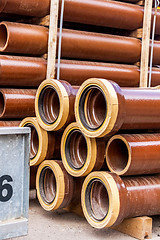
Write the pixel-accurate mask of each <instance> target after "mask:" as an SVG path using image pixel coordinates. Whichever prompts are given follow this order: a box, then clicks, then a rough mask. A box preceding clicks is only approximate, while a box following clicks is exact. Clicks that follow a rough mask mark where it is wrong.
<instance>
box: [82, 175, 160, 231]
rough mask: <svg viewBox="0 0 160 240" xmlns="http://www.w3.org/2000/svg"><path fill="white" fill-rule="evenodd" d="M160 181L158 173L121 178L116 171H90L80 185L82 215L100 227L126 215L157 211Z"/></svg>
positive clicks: (158, 208) (128, 216) (159, 205)
mask: <svg viewBox="0 0 160 240" xmlns="http://www.w3.org/2000/svg"><path fill="white" fill-rule="evenodd" d="M159 184H160V175H159V174H157V175H148V176H137V177H135V176H134V177H126V178H122V179H121V178H120V177H119V176H118V175H116V174H115V173H109V172H102V171H101V172H92V173H90V174H89V175H88V176H87V177H86V179H85V181H84V183H83V186H82V193H81V202H82V209H83V212H84V215H85V217H86V219H87V221H88V222H89V224H90V225H91V226H92V227H95V228H99V229H101V228H106V227H107V228H108V227H111V226H116V225H119V224H120V223H121V222H122V221H123V220H124V219H126V218H132V217H138V216H145V215H147V216H152V215H157V214H160V204H159V194H160V185H159ZM153 196H154V197H153Z"/></svg>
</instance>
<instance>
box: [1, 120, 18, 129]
mask: <svg viewBox="0 0 160 240" xmlns="http://www.w3.org/2000/svg"><path fill="white" fill-rule="evenodd" d="M20 122H21V121H15V120H13V121H12V120H9V121H7V120H6V121H0V127H18V126H19V124H20Z"/></svg>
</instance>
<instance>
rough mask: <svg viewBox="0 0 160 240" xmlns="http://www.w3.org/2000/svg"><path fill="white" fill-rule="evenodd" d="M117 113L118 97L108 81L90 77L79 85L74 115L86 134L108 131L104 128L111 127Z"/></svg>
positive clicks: (101, 133)
mask: <svg viewBox="0 0 160 240" xmlns="http://www.w3.org/2000/svg"><path fill="white" fill-rule="evenodd" d="M112 111H113V112H114V113H112ZM117 115H118V98H117V95H116V92H115V90H114V88H113V86H112V84H111V83H110V82H109V81H106V80H103V79H95V78H92V79H89V80H87V81H85V82H84V83H83V84H82V85H81V87H80V89H79V91H78V94H77V96H76V101H75V116H76V121H77V124H78V126H79V127H80V129H81V131H82V132H83V133H84V134H85V135H86V136H88V137H103V136H105V135H106V133H107V132H109V130H108V131H107V130H106V128H107V127H108V128H111V126H112V125H113V124H114V123H115V121H116V118H117Z"/></svg>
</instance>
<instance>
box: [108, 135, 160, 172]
mask: <svg viewBox="0 0 160 240" xmlns="http://www.w3.org/2000/svg"><path fill="white" fill-rule="evenodd" d="M159 155H160V134H121V135H117V136H116V135H115V136H114V137H113V138H111V139H110V141H109V143H108V145H107V150H106V161H107V163H108V166H109V167H110V170H111V171H113V172H115V173H117V174H119V175H140V174H153V173H159V172H160V161H159Z"/></svg>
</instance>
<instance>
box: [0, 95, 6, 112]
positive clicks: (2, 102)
mask: <svg viewBox="0 0 160 240" xmlns="http://www.w3.org/2000/svg"><path fill="white" fill-rule="evenodd" d="M4 109H5V100H4V96H3V93H2V92H0V116H1V115H3V112H4Z"/></svg>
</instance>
